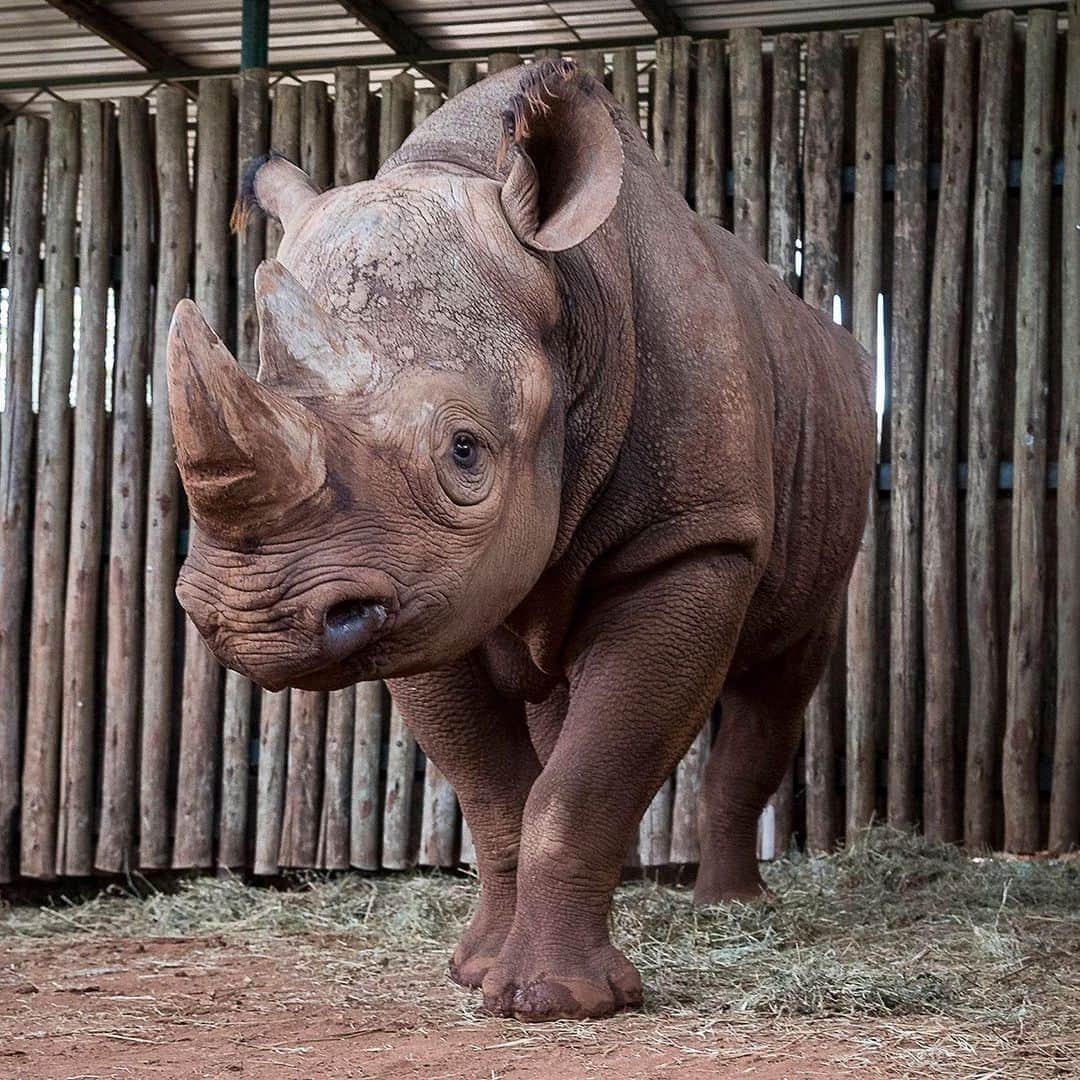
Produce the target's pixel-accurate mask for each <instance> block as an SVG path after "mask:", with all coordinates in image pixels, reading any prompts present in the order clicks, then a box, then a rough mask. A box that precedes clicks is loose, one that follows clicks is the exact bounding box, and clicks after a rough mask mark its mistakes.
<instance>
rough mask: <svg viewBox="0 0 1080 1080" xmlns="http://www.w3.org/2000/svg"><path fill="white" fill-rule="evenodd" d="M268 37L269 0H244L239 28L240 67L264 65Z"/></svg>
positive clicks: (262, 66) (259, 66)
mask: <svg viewBox="0 0 1080 1080" xmlns="http://www.w3.org/2000/svg"><path fill="white" fill-rule="evenodd" d="M269 37H270V0H244V8H243V21H242V22H241V30H240V67H241V69H242V70H243V71H247V70H248V69H249V68H264V67H266V57H267V41H268V40H269Z"/></svg>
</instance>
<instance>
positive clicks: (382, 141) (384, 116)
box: [379, 74, 416, 165]
mask: <svg viewBox="0 0 1080 1080" xmlns="http://www.w3.org/2000/svg"><path fill="white" fill-rule="evenodd" d="M415 85H416V84H415V80H414V79H413V77H412V76H411V75H404V74H402V75H395V76H394V77H393V78H392V79H391V80H390V81H389V82H387V83H383V87H382V105H381V110H380V118H379V165H382V163H383V162H384V161H386V159H387V158H388V157H389V156H390V155H391V154H392V153H393V152H394V151H395V150H396V149H397V148H398V147H399V146H400V145H401V144H402V143H403V142H404V141H405V137H406V136H407V135H408V134H409V132H410V131H411V130H412V119H413V99H414V97H415Z"/></svg>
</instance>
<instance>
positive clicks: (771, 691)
mask: <svg viewBox="0 0 1080 1080" xmlns="http://www.w3.org/2000/svg"><path fill="white" fill-rule="evenodd" d="M839 611H840V604H839V603H834V604H832V605H830V608H829V615H828V617H827V618H826V619H824V620H823V622H822V624H821V625H820V627H819V629H817V630H815V631H813V632H812V633H811V634H810V635H809V636H808V637H806V638H804V639H803V640H802V641H801V642H800V643H799V644H797V645H795V646H793V647H792V648H791V649H789V650H788V651H787V652H785V653H783V654H782V655H780V656H779V657H776V658H775V659H773V660H771V661H769V662H768V663H767V664H763V665H761V666H760V667H759V668H756V669H752V670H751V671H750V672H748V673H747V674H745V675H742V676H740V678H739V679H738V680H737V681H731V682H729V683H727V684H726V685H725V687H724V690H723V693H722V694H721V699H720V700H721V709H722V711H721V718H720V728H719V731H718V732H717V736H716V742H715V743H714V745H713V749H712V753H711V754H710V756H709V762H708V765H707V766H706V770H705V781H704V785H703V792H702V794H703V798H702V801H701V806H700V809H699V835H700V840H701V865H700V868H699V870H698V877H697V883H696V885H695V887H694V903H695V904H713V903H720V902H722V901H725V900H754V899H760V898H761V897H762V896H765V895H768V890H767V889H766V887H765V883H764V882H763V881H762V879H761V874H760V873H759V871H758V862H757V824H758V818H759V817H760V816H761V812H762V810H764V809H765V805H766V803H767V802H768V801H769V799H770V798H771V796H772V795H773V793H774V792H775V791H776V790H777V788H778V787H779V786H780V782H781V780H783V777H784V773H785V772H786V771H787V767H788V764H789V763H790V761H791V759H792V758H793V757H794V755H795V751H796V749H797V748H798V744H799V737H800V735H801V734H802V726H803V713H804V712H805V710H806V706H807V704H808V703H809V701H810V698H811V696H812V694H813V692H814V688H815V687H816V686H817V684H818V682H819V681H820V679H821V677H822V675H823V674H824V672H825V669H826V667H827V666H828V662H829V656H830V654H831V652H832V648H833V644H834V642H835V640H836V634H837V628H838V623H839Z"/></svg>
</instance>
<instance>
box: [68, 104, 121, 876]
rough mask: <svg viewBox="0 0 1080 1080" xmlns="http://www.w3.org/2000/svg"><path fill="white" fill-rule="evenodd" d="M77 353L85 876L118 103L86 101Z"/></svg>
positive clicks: (71, 675) (76, 792)
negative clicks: (115, 105) (114, 114)
mask: <svg viewBox="0 0 1080 1080" xmlns="http://www.w3.org/2000/svg"><path fill="white" fill-rule="evenodd" d="M80 116H81V134H80V144H81V146H82V192H81V197H80V204H81V205H80V213H81V217H80V221H79V354H78V359H77V362H76V363H77V367H76V370H77V372H78V382H77V390H76V401H75V433H74V439H73V444H72V450H73V454H72V479H71V532H70V535H69V540H68V565H67V586H66V590H65V594H64V661H63V679H64V690H63V707H62V713H61V741H60V817H59V822H58V825H57V841H56V872H57V873H58V874H61V875H72V874H89V873H90V871H91V869H92V865H91V864H92V859H91V853H92V850H93V849H92V843H93V831H92V830H93V816H94V728H95V714H96V710H95V707H94V702H95V698H96V695H97V679H96V672H97V659H98V640H99V639H98V588H99V582H100V576H101V545H102V524H103V519H104V483H105V470H104V461H105V353H106V349H107V339H106V308H107V306H108V300H109V255H110V253H111V250H112V249H111V242H112V204H113V198H112V196H113V191H112V173H113V162H112V147H113V123H112V119H113V118H112V106H111V105H109V104H108V103H106V102H98V101H84V102H83V103H82V105H81V106H80Z"/></svg>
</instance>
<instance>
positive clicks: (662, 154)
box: [639, 37, 704, 866]
mask: <svg viewBox="0 0 1080 1080" xmlns="http://www.w3.org/2000/svg"><path fill="white" fill-rule="evenodd" d="M689 93H690V38H689V37H673V38H659V39H658V40H657V42H656V82H655V87H654V91H653V113H652V135H653V152H654V153H655V154H656V159H657V161H659V162H660V164H661V165H663V166H664V169H665V171H666V172H667V174H668V178H669V179H670V180H671V183H672V186H673V187H674V188H675V190H676V191H678V192H679V194H680V195H682V196H683V197H685V196H686V185H687V165H688V156H689V146H688V141H687V140H688V114H687V101H688V98H689ZM703 738H704V736H703V735H702V734H700V733H699V735H698V737H697V739H696V740H695V742H694V745H693V747H692V748H691V751H690V754H689V758H688V760H687V759H684V761H683V762H680V764H679V766H678V768H677V769H676V775H677V776H678V775H679V774H680V773H681V774H682V777H681V783H682V787H683V795H682V801H681V804H680V809H679V822H680V828H681V830H682V835H681V836H680V839H679V842H678V847H679V849H680V850H681V851H683V852H685V851H687V850H691V849H692V848H696V846H697V792H698V791H699V790H700V787H701V776H700V773H701V770H702V769H703V768H704V752H703V750H702V746H701V740H702V739H703ZM688 770H689V771H688ZM675 787H676V785H675V783H673V781H672V779H671V778H670V777H669V778H668V779H666V780H665V781H664V783H663V784H662V785H661V787H660V790H659V791H658V792H657V793H656V795H655V796H653V800H652V802H651V803H650V804H649V807H648V809H647V810H646V811H645V815H644V817H643V818H642V819H641V826H640V829H639V850H640V856H641V864H642V866H663V865H664V864H665V863H667V862H670V861H671V841H672V825H673V821H674V813H675V807H674V802H675ZM691 831H692V835H690V832H691Z"/></svg>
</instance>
